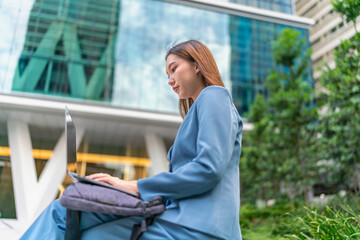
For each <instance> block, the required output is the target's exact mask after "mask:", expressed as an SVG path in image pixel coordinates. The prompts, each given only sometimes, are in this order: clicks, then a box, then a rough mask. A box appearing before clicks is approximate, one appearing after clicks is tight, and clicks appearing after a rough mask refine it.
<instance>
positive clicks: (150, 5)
mask: <svg viewBox="0 0 360 240" xmlns="http://www.w3.org/2000/svg"><path fill="white" fill-rule="evenodd" d="M291 14H292V1H290V0H277V1H276V0H273V1H264V0H259V1H246V0H238V1H220V0H219V1H211V2H206V1H198V0H191V1H185V0H167V1H165V0H164V1H161V0H102V1H96V0H71V1H70V0H61V1H59V0H35V1H20V0H18V1H12V0H8V1H2V2H0V30H1V31H2V37H1V38H0V98H1V99H0V113H1V115H0V187H1V189H2V191H1V194H0V213H1V217H3V218H4V217H5V218H18V219H19V214H20V213H22V211H23V210H22V209H23V208H22V207H18V205H19V206H22V205H21V204H23V203H17V202H16V198H17V197H16V196H17V191H20V190H16V189H17V187H16V184H18V185H17V186H18V188H19V187H20V188H21V184H20V185H19V183H16V182H14V174H15V173H16V171H15V170H14V168H15V167H16V166H18V165H16V157H17V156H15V153H16V152H17V151H20V152H21V149H16V147H14V148H15V149H11V148H12V146H15V142H16V141H15V140H16V139H18V140H19V141H22V140H21V139H22V138H20V137H19V136H20V135H21V134H23V132H24V131H25V132H26V134H25V137H24V139H28V141H26V142H25V143H24V146H28V147H29V149H30V150H31V149H32V150H31V151H32V157H31V159H32V160H34V161H35V165H34V166H33V168H34V172H35V174H34V178H36V179H38V182H41V181H42V179H41V178H42V175H44V174H45V173H44V174H43V172H45V171H48V170H49V169H46V167H45V166H46V165H49V163H50V160H51V159H52V158H56V151H58V152H61V151H60V150H56V149H57V148H59V149H60V148H61V144H60V143H61V141H63V140H61V139H62V133H63V122H62V121H63V115H62V111H60V110H61V109H62V107H63V105H64V104H67V105H69V108H70V111H71V110H72V109H74V110H73V112H74V118H75V119H77V122H76V123H81V124H78V125H81V127H82V128H83V129H82V130H81V131H80V132H81V134H79V148H78V153H79V155H78V158H79V159H80V162H81V164H80V166H78V170H79V171H80V172H81V173H83V174H89V173H93V172H96V171H101V172H109V173H111V174H115V175H116V176H119V177H122V178H126V179H137V178H141V177H146V176H148V175H149V174H151V171H150V170H149V168H151V166H152V167H154V165H156V164H157V163H155V161H156V159H157V158H158V157H159V156H161V157H164V153H163V152H165V150H166V149H168V148H169V147H170V146H171V143H172V140H173V139H174V137H175V135H176V132H177V127H178V126H179V125H180V123H181V119H180V118H179V117H178V98H177V96H176V95H175V94H174V93H173V92H172V91H171V89H170V88H169V86H168V84H167V82H168V79H167V76H166V73H165V59H164V56H165V54H166V51H167V50H168V49H169V48H170V47H171V46H173V45H174V44H175V43H179V42H181V41H184V40H188V39H197V40H200V41H202V42H204V43H205V44H206V45H207V46H208V47H209V48H210V50H211V51H212V53H213V55H214V57H215V60H216V62H217V64H218V67H219V70H220V73H221V76H222V78H223V81H224V83H225V86H226V87H227V88H228V89H229V90H230V92H231V93H232V96H233V98H234V101H235V104H236V107H237V108H238V110H239V112H240V114H241V115H244V114H245V113H246V112H248V111H249V107H250V105H251V103H252V101H253V100H254V97H255V96H256V94H259V93H265V88H264V81H265V80H266V77H267V75H268V74H269V71H270V69H271V68H274V67H275V64H274V62H273V60H272V58H271V42H272V41H273V40H274V39H275V37H276V36H277V34H278V33H279V32H280V31H281V30H282V29H284V28H292V29H295V30H297V31H299V32H300V33H301V37H303V38H304V39H305V40H306V41H307V42H308V38H309V33H308V28H309V27H310V25H311V24H312V22H311V21H309V20H308V19H304V18H299V17H296V16H293V15H291ZM4 33H5V34H4ZM307 78H308V79H309V81H311V68H309V69H308V72H307ZM60 105H61V106H60ZM99 115H101V116H99ZM20 130H24V131H20ZM16 131H19V134H20V135H16V134H13V132H16ZM143 132H146V133H149V134H148V135H147V134H143ZM21 136H22V135H21ZM124 139H125V140H124ZM20 143H21V142H20ZM10 149H11V152H10ZM154 149H155V150H156V149H161V151H158V152H156V151H155V152H152V151H154ZM30 150H29V151H30ZM162 150H164V151H162ZM19 156H20V155H19ZM165 157H166V156H165ZM10 159H11V161H10ZM59 159H60V158H59ZM19 161H22V160H19ZM51 161H53V160H51ZM54 161H55V160H54ZM56 161H58V160H56ZM59 161H60V160H59ZM61 166H62V165H61ZM19 167H21V166H19ZM166 167H167V166H165V168H166ZM49 168H50V167H49ZM148 170H149V171H148ZM54 174H55V172H54ZM62 174H63V175H61V176H62V178H61V177H60V178H59V179H60V180H57V181H59V183H62V184H60V185H61V186H59V190H60V193H61V189H63V188H64V187H65V186H66V185H67V184H69V183H70V181H69V179H67V178H66V177H65V180H64V178H63V177H64V175H65V173H62ZM24 181H25V180H24ZM34 182H35V183H36V181H34ZM35 183H34V184H35ZM22 191H24V194H25V195H26V189H23V190H22ZM39 195H41V194H39ZM8 196H10V198H9V197H8ZM31 201H33V200H31ZM48 201H49V199H48V200H46V201H44V203H45V202H48ZM33 202H35V200H34V201H33ZM5 203H6V204H5ZM15 203H16V204H15ZM15 205H16V208H15ZM31 207H33V206H31ZM31 207H28V208H31ZM24 209H25V207H24ZM34 212H35V213H37V212H36V211H35V210H34V211H33V212H31V214H33V215H36V214H35V213H34ZM31 214H30V215H31ZM27 217H28V216H27ZM24 218H26V217H24ZM28 218H29V219H30V218H31V217H28Z"/></svg>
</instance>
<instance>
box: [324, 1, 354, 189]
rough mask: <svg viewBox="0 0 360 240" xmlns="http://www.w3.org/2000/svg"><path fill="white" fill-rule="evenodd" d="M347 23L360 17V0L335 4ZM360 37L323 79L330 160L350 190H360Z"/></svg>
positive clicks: (346, 44)
mask: <svg viewBox="0 0 360 240" xmlns="http://www.w3.org/2000/svg"><path fill="white" fill-rule="evenodd" d="M333 5H334V9H335V10H336V11H338V12H339V13H340V14H342V15H343V16H344V17H345V18H346V21H352V22H354V27H355V30H356V26H355V21H356V18H357V17H358V16H359V15H360V2H359V1H358V0H343V1H333ZM359 53H360V33H358V32H357V33H356V34H355V36H354V37H352V38H351V39H349V40H346V41H343V42H342V43H341V44H340V45H339V47H338V48H337V50H336V51H335V53H334V60H335V67H334V68H333V69H331V68H330V67H329V66H328V65H327V64H326V65H325V69H324V71H323V74H322V76H321V78H320V83H321V87H322V88H323V89H324V91H323V92H324V93H323V94H322V95H321V97H320V100H319V103H320V104H321V106H323V109H324V110H325V111H324V112H325V113H324V114H322V116H321V126H322V135H323V138H322V140H323V143H324V146H325V148H326V149H327V151H326V155H325V157H326V159H328V160H330V161H333V162H335V165H334V169H333V172H334V173H335V174H338V175H344V176H345V177H346V180H347V181H346V183H347V184H346V185H347V186H346V187H350V188H352V189H353V190H354V191H355V192H356V193H358V192H359V190H360V169H359V162H360V120H359V119H360V55H359Z"/></svg>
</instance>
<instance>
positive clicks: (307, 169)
mask: <svg viewBox="0 0 360 240" xmlns="http://www.w3.org/2000/svg"><path fill="white" fill-rule="evenodd" d="M272 49H273V58H274V61H275V63H276V65H277V69H276V70H275V69H274V70H272V71H271V74H270V75H269V77H268V79H267V81H266V87H267V90H268V93H269V97H268V98H267V100H266V103H265V101H264V100H263V99H262V97H257V98H256V100H255V102H254V104H253V105H252V107H251V110H250V116H249V119H250V121H252V122H253V123H254V130H253V131H252V132H250V133H248V135H249V136H248V143H249V145H250V146H248V147H246V146H245V148H244V155H245V156H246V161H247V165H246V166H247V167H248V168H249V167H251V166H252V168H251V170H253V175H254V176H253V178H252V179H255V180H257V181H261V182H259V183H260V184H263V183H264V184H267V185H265V186H263V187H262V188H263V189H264V190H268V189H272V190H273V191H276V190H277V191H278V190H279V188H280V186H281V185H280V183H282V185H283V186H285V187H286V189H287V191H288V196H289V198H290V200H291V203H292V206H293V207H294V201H295V197H296V196H297V195H298V194H299V193H301V192H303V193H304V196H305V199H306V201H308V196H309V192H310V190H311V189H310V188H311V186H312V184H313V183H314V178H315V176H316V157H315V154H314V152H315V147H316V146H317V145H316V144H315V143H316V138H315V135H316V131H315V130H316V128H315V125H316V120H317V111H316V107H315V106H314V104H313V95H314V90H313V86H312V84H311V83H310V82H309V81H306V80H304V76H305V75H306V71H307V69H308V66H309V62H310V61H309V60H310V54H311V51H310V50H307V51H305V41H304V40H301V39H300V33H299V32H297V31H293V30H291V29H284V30H283V31H282V32H281V33H280V34H279V36H278V38H277V39H276V40H275V41H274V42H273V44H272ZM304 53H305V54H304ZM253 162H255V163H253ZM250 163H252V164H250ZM258 190H261V187H258ZM277 193H278V192H277ZM262 195H264V194H262ZM273 196H274V195H273Z"/></svg>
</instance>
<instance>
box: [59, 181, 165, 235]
mask: <svg viewBox="0 0 360 240" xmlns="http://www.w3.org/2000/svg"><path fill="white" fill-rule="evenodd" d="M60 204H61V205H62V206H64V207H66V209H67V210H66V229H65V239H67V240H68V239H71V240H72V239H80V217H81V211H87V212H96V213H104V214H114V215H119V216H144V217H145V219H144V220H143V221H142V222H141V224H136V225H134V227H133V229H132V234H131V238H130V239H131V240H133V239H139V238H140V236H141V235H142V233H143V232H145V231H146V230H147V226H149V225H151V224H152V222H153V221H154V218H155V216H156V215H158V214H161V213H162V212H164V211H165V204H164V203H163V199H162V197H155V198H153V199H151V200H149V201H143V200H141V199H139V198H136V197H134V196H132V195H129V194H127V193H124V192H121V191H118V190H115V189H112V188H107V187H103V186H98V185H92V184H88V183H81V182H77V183H74V184H72V185H70V186H68V187H67V188H66V190H65V191H64V193H63V194H62V196H61V198H60Z"/></svg>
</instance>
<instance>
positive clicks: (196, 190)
mask: <svg viewBox="0 0 360 240" xmlns="http://www.w3.org/2000/svg"><path fill="white" fill-rule="evenodd" d="M166 73H167V75H168V77H169V82H168V83H169V85H170V86H171V87H172V89H173V90H174V91H175V92H176V93H177V94H178V96H179V105H180V114H181V116H182V117H183V118H184V120H183V122H182V124H181V126H180V128H179V130H178V133H177V136H176V138H175V141H174V144H173V146H172V147H171V148H170V150H169V152H168V160H169V166H170V169H169V172H164V173H160V174H158V175H155V176H152V177H148V178H144V179H140V180H137V181H124V180H120V179H119V178H116V177H112V176H110V175H107V174H102V173H99V174H93V175H90V176H89V177H91V178H93V179H95V180H98V181H102V182H106V183H110V184H113V185H116V186H120V187H122V188H126V189H128V190H130V191H133V192H136V193H139V194H140V196H141V198H142V199H143V200H149V199H151V198H153V197H155V196H162V197H163V198H164V199H165V201H166V205H167V206H166V211H165V212H164V213H163V214H161V215H159V216H158V217H157V218H156V219H155V221H154V223H153V224H152V225H151V226H149V227H148V230H147V231H146V232H145V233H144V234H143V235H142V237H141V239H241V232H240V226H239V216H238V215H239V205H240V197H239V167H238V165H239V159H240V151H241V136H242V135H241V134H242V121H241V118H240V116H239V114H238V112H237V110H236V108H235V106H234V105H233V101H232V98H231V96H230V93H229V91H228V90H227V89H226V88H224V84H223V81H222V79H221V77H220V73H219V71H218V68H217V66H216V63H215V60H214V58H213V56H212V54H211V52H210V50H209V49H208V48H207V47H206V46H205V45H204V44H203V43H201V42H199V41H196V40H190V41H186V42H183V43H180V44H178V45H176V46H174V47H173V48H171V49H170V50H169V51H168V53H167V55H166ZM65 213H66V209H64V208H63V207H62V206H60V204H59V203H58V201H57V200H55V201H54V202H53V203H52V204H50V206H49V207H48V208H47V209H46V210H45V211H44V212H43V213H42V214H41V216H40V217H39V218H38V219H37V220H36V221H35V223H34V224H33V225H32V226H31V227H30V228H29V230H28V231H27V232H26V233H25V234H24V236H23V239H40V237H42V239H61V238H63V236H64V229H65V215H66V214H65ZM141 220H142V219H141V217H127V218H119V217H118V216H113V215H105V214H94V213H88V212H83V213H82V216H81V226H80V227H81V230H82V238H83V239H116V238H120V239H128V238H129V237H130V234H131V229H132V226H133V225H134V224H136V223H138V222H140V221H141Z"/></svg>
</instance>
